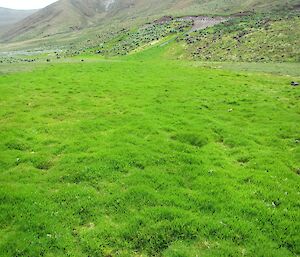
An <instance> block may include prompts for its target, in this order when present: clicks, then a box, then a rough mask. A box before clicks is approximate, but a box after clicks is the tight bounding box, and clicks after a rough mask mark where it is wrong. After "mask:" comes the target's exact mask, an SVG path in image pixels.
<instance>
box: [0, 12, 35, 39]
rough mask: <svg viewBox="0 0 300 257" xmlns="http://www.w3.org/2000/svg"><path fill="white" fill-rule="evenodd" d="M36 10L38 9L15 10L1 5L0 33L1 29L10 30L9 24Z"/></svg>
mask: <svg viewBox="0 0 300 257" xmlns="http://www.w3.org/2000/svg"><path fill="white" fill-rule="evenodd" d="M36 11H37V10H13V9H8V8H3V7H0V35H1V31H4V30H5V31H6V30H8V29H9V26H11V25H12V24H15V23H17V22H19V21H21V20H23V19H25V18H26V17H28V16H30V15H32V14H33V13H35V12H36Z"/></svg>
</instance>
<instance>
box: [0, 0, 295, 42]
mask: <svg viewBox="0 0 300 257" xmlns="http://www.w3.org/2000/svg"><path fill="white" fill-rule="evenodd" d="M299 3H300V2H299V0H288V1H284V2H282V1H279V0H276V1H274V0H266V1H258V0H247V1H241V0H231V1H227V0H222V1H219V0H210V1H206V0H189V1H186V0H165V1H160V0H151V1H148V0H113V1H112V0H60V1H58V2H56V3H54V4H52V5H50V6H48V7H46V8H44V9H42V10H40V11H38V12H37V13H35V14H33V15H31V16H30V17H27V18H26V19H25V20H23V21H22V22H20V23H18V24H16V25H15V26H14V27H13V28H12V29H10V31H9V32H7V33H6V34H5V35H4V36H3V37H2V41H4V42H9V41H22V40H27V39H33V38H34V39H37V38H45V37H46V38H47V37H49V36H53V35H57V34H62V35H63V36H65V37H66V38H67V37H68V33H71V32H74V31H75V32H78V31H82V30H84V29H86V28H88V27H94V26H105V24H110V25H112V24H116V26H118V24H119V23H120V21H125V20H126V23H128V22H129V21H130V20H131V24H135V23H136V22H137V21H139V20H142V21H146V20H151V19H153V18H154V17H160V16H162V15H167V14H168V15H170V14H172V15H192V14H197V15H198V14H210V15H228V14H232V13H237V12H243V11H249V10H253V9H254V10H256V11H262V10H274V9H278V8H280V9H289V8H293V6H295V5H297V4H299ZM78 34H80V33H78Z"/></svg>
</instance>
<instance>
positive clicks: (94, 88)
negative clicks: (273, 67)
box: [0, 48, 300, 257]
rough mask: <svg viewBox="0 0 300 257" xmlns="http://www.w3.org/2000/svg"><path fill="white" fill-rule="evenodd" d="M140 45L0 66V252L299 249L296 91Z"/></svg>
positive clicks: (254, 252)
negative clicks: (119, 55) (117, 52)
mask: <svg viewBox="0 0 300 257" xmlns="http://www.w3.org/2000/svg"><path fill="white" fill-rule="evenodd" d="M157 49H159V48H157ZM152 51H160V50H155V49H154V50H152ZM148 55H150V52H148V53H147V52H145V53H143V54H140V55H134V56H130V57H127V58H123V59H121V60H119V61H117V60H115V61H103V60H101V61H96V60H93V61H91V62H88V61H87V60H86V61H85V62H80V60H75V61H74V62H73V63H72V62H69V63H63V62H62V63H49V64H45V65H41V66H40V68H39V69H35V70H31V71H21V72H14V73H10V74H2V75H1V77H0V117H1V118H0V124H1V125H0V129H1V130H0V138H1V141H0V157H1V158H0V256H1V257H2V256H3V257H11V256H47V257H50V256H55V257H58V256H80V257H81V256H93V257H95V256H106V257H108V256H172V257H174V256H272V257H274V256H286V257H287V256H297V255H299V254H300V236H299V231H300V222H299V220H300V212H299V182H300V179H299V173H300V162H299V160H300V147H299V144H300V133H299V123H300V104H299V98H300V91H299V90H300V88H297V87H291V86H290V85H289V84H290V80H291V78H287V77H281V76H276V75H263V74H250V73H249V74H248V73H239V72H235V71H224V70H213V69H209V68H205V67H195V66H194V65H193V64H190V65H187V63H183V62H180V61H178V62H177V61H163V60H160V61H158V60H151V59H150V58H148V57H149V56H148ZM28 65H30V64H28ZM0 67H1V66H0ZM298 78H299V77H298ZM294 79H296V78H294Z"/></svg>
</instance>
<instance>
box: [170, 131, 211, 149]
mask: <svg viewBox="0 0 300 257" xmlns="http://www.w3.org/2000/svg"><path fill="white" fill-rule="evenodd" d="M171 138H172V139H173V140H176V141H179V142H181V143H184V144H189V145H192V146H196V147H203V146H205V145H206V144H207V143H208V139H207V137H205V136H203V135H200V134H197V133H178V134H175V135H173V136H171Z"/></svg>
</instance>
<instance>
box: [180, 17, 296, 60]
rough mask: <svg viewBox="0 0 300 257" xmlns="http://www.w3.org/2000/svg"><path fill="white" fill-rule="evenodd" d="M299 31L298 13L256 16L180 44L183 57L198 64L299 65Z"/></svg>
mask: <svg viewBox="0 0 300 257" xmlns="http://www.w3.org/2000/svg"><path fill="white" fill-rule="evenodd" d="M299 27H300V17H299V15H298V13H293V12H292V13H289V14H285V15H276V14H260V15H258V14H255V15H250V16H246V17H241V18H233V19H230V20H228V21H226V22H224V23H222V24H219V25H216V26H214V27H212V28H208V29H205V30H201V31H197V32H192V33H189V34H187V35H184V36H182V37H181V38H180V39H178V41H179V43H180V45H181V47H182V48H183V49H184V53H183V55H182V56H183V57H184V58H190V59H195V60H209V61H246V62H249V61H250V62H287V61H288V62H299V61H300V43H299V38H300V30H299ZM182 42H184V43H182ZM174 47H176V46H174Z"/></svg>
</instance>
